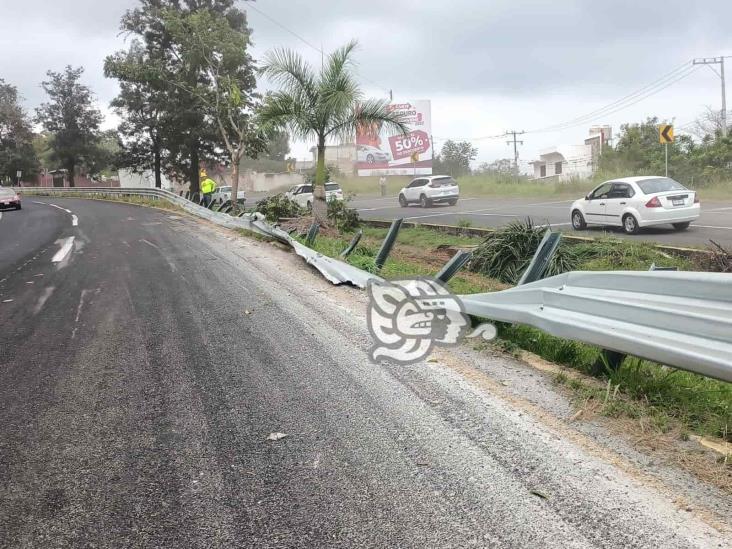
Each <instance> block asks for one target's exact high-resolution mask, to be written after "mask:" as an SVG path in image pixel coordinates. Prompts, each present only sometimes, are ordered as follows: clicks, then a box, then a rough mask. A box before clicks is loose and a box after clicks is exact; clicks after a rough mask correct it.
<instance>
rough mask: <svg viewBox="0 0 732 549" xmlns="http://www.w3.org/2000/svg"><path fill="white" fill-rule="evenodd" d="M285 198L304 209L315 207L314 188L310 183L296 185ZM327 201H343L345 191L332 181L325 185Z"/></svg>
mask: <svg viewBox="0 0 732 549" xmlns="http://www.w3.org/2000/svg"><path fill="white" fill-rule="evenodd" d="M285 196H286V197H287V198H289V199H290V200H292V201H293V202H296V203H298V204H299V205H300V206H302V207H303V208H308V209H310V208H312V207H313V200H314V198H313V186H312V185H310V184H308V183H302V184H300V185H295V186H294V187H292V188H291V189H290V190H289V191H287V192H286V193H285ZM325 199H326V200H343V190H342V189H341V186H340V185H339V184H338V183H336V182H334V181H331V182H329V183H326V184H325Z"/></svg>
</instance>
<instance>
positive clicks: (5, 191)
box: [0, 189, 15, 197]
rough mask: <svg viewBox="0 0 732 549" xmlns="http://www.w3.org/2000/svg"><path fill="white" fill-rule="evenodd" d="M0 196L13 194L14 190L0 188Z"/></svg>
mask: <svg viewBox="0 0 732 549" xmlns="http://www.w3.org/2000/svg"><path fill="white" fill-rule="evenodd" d="M0 196H6V197H7V196H15V191H14V190H12V189H0Z"/></svg>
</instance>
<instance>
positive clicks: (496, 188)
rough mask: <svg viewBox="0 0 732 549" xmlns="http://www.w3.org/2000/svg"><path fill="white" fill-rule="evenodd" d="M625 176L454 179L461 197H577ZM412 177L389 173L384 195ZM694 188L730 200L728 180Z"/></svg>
mask: <svg viewBox="0 0 732 549" xmlns="http://www.w3.org/2000/svg"><path fill="white" fill-rule="evenodd" d="M628 175H632V174H596V176H595V177H593V178H592V179H582V180H573V181H567V182H563V183H560V182H555V181H532V180H530V179H528V178H525V177H523V178H521V179H518V180H516V179H513V178H511V177H497V176H493V175H467V176H462V177H458V178H456V179H457V182H458V184H459V185H460V194H461V195H462V196H465V197H505V198H524V197H526V198H580V197H582V196H585V195H586V194H587V193H588V192H589V191H591V190H592V189H593V188H595V187H596V186H597V185H598V184H599V183H601V182H602V181H606V180H608V179H613V178H616V177H624V176H628ZM412 179H413V178H412V176H389V177H388V178H387V183H386V189H387V192H386V194H387V196H395V195H396V194H397V193H398V192H399V190H400V189H401V188H402V187H404V186H405V185H407V184H408V183H409V182H410V181H411V180H412ZM338 182H339V183H340V184H341V187H342V188H343V190H344V192H345V193H346V194H351V195H355V196H362V197H367V196H379V195H380V194H381V190H380V186H379V178H378V177H356V176H348V177H341V178H339V179H338ZM692 187H693V186H692ZM697 191H698V192H699V196H700V197H701V199H702V200H730V199H732V182H725V183H715V184H710V185H705V186H703V187H699V188H698V189H697Z"/></svg>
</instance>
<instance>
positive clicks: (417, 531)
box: [0, 199, 729, 549]
mask: <svg viewBox="0 0 732 549" xmlns="http://www.w3.org/2000/svg"><path fill="white" fill-rule="evenodd" d="M45 202H49V203H50V202H51V200H50V199H49V200H45ZM52 202H53V204H56V205H57V206H59V207H60V208H65V209H67V210H69V211H68V212H67V211H66V210H65V209H59V208H57V207H53V206H50V205H46V204H34V203H32V202H29V201H27V202H26V205H25V206H24V210H23V211H22V212H18V213H17V214H16V213H15V212H10V213H4V214H3V217H2V219H0V256H2V257H10V260H5V261H4V263H3V264H2V269H1V270H0V547H14V548H15V547H34V548H35V547H171V548H173V547H175V548H179V547H258V548H268V547H335V546H338V547H359V548H360V547H385V548H387V547H388V548H392V547H405V548H406V547H419V548H421V549H424V548H427V547H429V548H439V547H456V548H457V547H460V548H462V547H562V548H567V547H664V548H673V547H684V548H687V547H712V546H714V547H718V546H719V547H721V546H726V545H727V544H728V542H729V539H725V538H724V537H723V536H722V535H721V534H719V533H717V532H716V531H715V530H713V529H712V528H711V527H709V526H707V525H706V523H704V522H702V521H701V520H699V519H698V518H697V517H696V516H695V515H693V514H692V513H690V512H688V511H689V510H688V509H684V508H681V507H679V506H678V505H676V503H675V502H673V501H672V500H671V498H669V497H666V496H665V495H663V494H662V493H661V492H659V491H656V489H655V488H653V487H652V486H650V485H646V484H644V483H643V482H642V481H641V480H639V479H638V478H636V477H634V476H633V475H631V474H630V473H628V472H627V471H626V470H624V469H623V468H621V467H618V466H616V465H615V464H613V463H612V462H611V461H610V460H608V461H605V460H604V459H603V458H602V456H601V455H599V454H600V452H593V451H590V450H588V449H586V448H585V447H584V446H582V445H581V444H580V443H578V442H577V440H576V437H575V438H574V439H565V438H563V437H562V436H559V435H558V434H557V433H558V431H556V430H554V429H553V428H551V427H549V426H546V425H544V424H543V423H542V422H540V421H538V420H537V419H535V418H534V417H533V416H531V415H527V414H526V413H524V412H522V411H521V410H519V409H516V408H514V407H513V406H512V405H510V404H509V403H507V402H506V401H503V400H502V399H500V398H498V397H496V396H494V395H493V394H491V392H490V391H488V392H486V391H482V390H479V389H478V388H477V387H476V386H474V385H472V384H470V383H468V382H467V381H466V379H465V378H463V377H462V376H461V375H458V374H457V373H456V372H455V371H454V370H450V369H449V368H447V367H445V366H442V365H439V364H434V363H431V362H426V363H422V364H417V365H413V366H409V367H406V366H396V365H391V364H382V365H374V364H371V363H370V362H369V361H368V359H367V348H368V346H369V338H368V333H367V331H366V327H365V320H364V317H363V312H361V313H356V312H354V309H353V308H350V309H349V307H348V306H346V305H343V304H339V303H338V302H336V300H337V299H341V297H342V296H348V295H354V296H356V297H354V298H353V299H357V297H358V296H360V295H362V294H360V293H358V292H355V291H353V290H348V289H335V288H334V287H332V286H330V285H329V284H328V283H326V282H325V281H323V280H322V279H320V278H319V277H318V276H317V275H315V274H314V273H313V272H312V271H311V270H310V269H309V268H308V267H306V266H305V265H304V264H303V263H302V262H301V261H300V260H299V259H298V258H296V257H294V255H293V254H290V253H287V252H285V251H281V250H279V249H276V248H274V247H273V246H271V245H269V244H265V243H261V242H257V241H252V240H245V239H241V238H235V237H233V236H232V235H231V234H230V233H227V232H225V231H222V230H220V229H218V228H215V227H213V226H211V225H209V224H206V223H203V222H196V221H193V220H191V219H189V218H187V217H181V216H178V215H175V214H172V213H170V212H164V211H160V210H153V209H147V208H142V207H135V206H128V205H118V204H111V203H103V202H95V201H84V200H71V199H67V200H61V199H58V200H52ZM73 216H76V219H78V225H74V217H73ZM32 226H33V227H36V226H37V229H31V227H32ZM338 296H341V297H338ZM456 360H457V359H456ZM501 360H505V359H501V358H495V359H492V363H491V364H492V365H496V366H497V365H500V364H499V362H500V361H501ZM503 366H505V367H506V368H510V364H509V365H503ZM514 368H515V367H514ZM568 413H569V412H568ZM274 432H282V433H286V434H287V435H288V436H287V437H285V438H283V439H281V440H278V441H268V440H267V437H268V435H270V433H274Z"/></svg>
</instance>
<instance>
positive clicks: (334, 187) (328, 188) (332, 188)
mask: <svg viewBox="0 0 732 549" xmlns="http://www.w3.org/2000/svg"><path fill="white" fill-rule="evenodd" d="M325 190H326V191H340V190H341V186H340V185H339V184H338V183H326V184H325Z"/></svg>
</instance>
